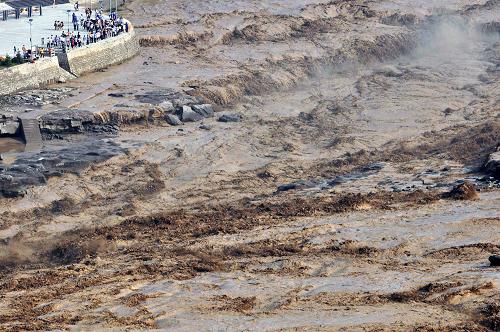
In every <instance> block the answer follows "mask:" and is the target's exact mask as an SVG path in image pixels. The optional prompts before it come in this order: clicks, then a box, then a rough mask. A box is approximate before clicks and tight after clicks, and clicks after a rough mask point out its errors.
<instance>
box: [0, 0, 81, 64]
mask: <svg viewBox="0 0 500 332" xmlns="http://www.w3.org/2000/svg"><path fill="white" fill-rule="evenodd" d="M42 10H43V15H42V16H39V15H38V13H34V14H33V17H32V18H33V25H32V36H33V46H35V45H41V40H42V38H45V39H47V38H48V37H50V35H55V34H56V33H57V34H60V33H61V31H54V21H63V22H64V28H65V30H67V24H68V13H67V10H71V13H70V15H71V14H72V13H73V5H72V4H65V5H57V6H55V7H43V9H42ZM84 10H85V9H83V8H80V11H79V12H77V15H78V16H80V13H84ZM70 20H71V18H70ZM70 28H71V29H70V31H72V30H73V25H71V27H70ZM0 36H2V37H1V38H0V55H6V54H9V55H11V56H12V55H13V54H14V46H16V47H17V48H21V47H22V46H23V45H25V46H26V48H29V45H30V26H29V21H28V17H27V16H26V14H22V15H21V18H20V19H17V20H16V19H15V18H14V16H9V19H8V20H7V21H0Z"/></svg>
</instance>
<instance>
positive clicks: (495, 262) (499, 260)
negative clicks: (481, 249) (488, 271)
mask: <svg viewBox="0 0 500 332" xmlns="http://www.w3.org/2000/svg"><path fill="white" fill-rule="evenodd" d="M488 260H489V261H490V265H491V266H500V255H492V256H490V257H489V258H488Z"/></svg>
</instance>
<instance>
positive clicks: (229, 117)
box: [217, 114, 241, 122]
mask: <svg viewBox="0 0 500 332" xmlns="http://www.w3.org/2000/svg"><path fill="white" fill-rule="evenodd" d="M217 121H219V122H240V121H241V115H238V114H224V115H221V116H220V117H219V118H218V119H217Z"/></svg>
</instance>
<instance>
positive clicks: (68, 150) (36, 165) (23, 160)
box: [0, 137, 125, 197]
mask: <svg viewBox="0 0 500 332" xmlns="http://www.w3.org/2000/svg"><path fill="white" fill-rule="evenodd" d="M124 152H125V150H124V149H123V148H120V147H119V146H118V145H116V144H115V143H113V142H112V141H109V140H106V139H97V138H89V137H87V138H86V139H84V140H82V141H81V142H78V143H65V144H64V145H63V146H60V147H59V148H57V147H53V146H51V147H50V148H49V147H45V148H43V149H42V150H41V151H39V152H35V153H20V154H18V155H17V158H16V160H15V161H14V163H12V164H10V165H4V164H0V195H1V196H3V197H18V196H23V195H24V194H25V193H26V191H27V189H29V188H30V187H33V186H40V185H44V184H46V182H47V179H48V178H50V177H58V176H63V175H64V174H66V173H71V174H79V173H80V172H81V171H82V170H84V169H85V168H87V167H89V166H90V165H93V164H95V163H99V162H102V161H104V160H107V159H109V158H111V157H113V156H116V155H118V154H122V153H124Z"/></svg>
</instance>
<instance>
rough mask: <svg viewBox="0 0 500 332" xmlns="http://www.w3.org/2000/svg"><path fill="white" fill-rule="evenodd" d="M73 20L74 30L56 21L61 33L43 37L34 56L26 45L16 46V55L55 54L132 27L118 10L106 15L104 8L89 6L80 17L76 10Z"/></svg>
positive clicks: (24, 56)
mask: <svg viewBox="0 0 500 332" xmlns="http://www.w3.org/2000/svg"><path fill="white" fill-rule="evenodd" d="M71 22H72V24H73V31H70V27H67V30H65V29H64V23H63V22H62V21H55V22H54V30H55V31H61V33H60V34H59V33H55V34H53V35H51V36H49V37H48V38H42V40H41V42H42V43H41V46H37V47H36V48H34V50H33V53H34V54H33V56H32V54H31V50H29V49H26V46H25V45H23V47H22V48H21V49H19V48H16V47H14V56H18V54H20V55H21V56H22V57H23V58H24V59H33V58H41V57H45V56H54V55H55V54H56V52H57V51H62V52H68V51H69V50H71V49H74V48H78V47H82V46H85V45H89V44H93V43H97V42H99V41H101V40H104V39H107V38H111V37H115V36H118V35H119V34H121V33H124V32H129V28H130V27H129V23H128V22H127V21H126V20H124V19H122V18H120V17H118V15H117V13H116V12H112V13H110V15H109V16H104V15H103V12H102V10H95V11H92V10H90V9H89V8H86V9H85V14H83V13H82V14H80V16H79V17H78V15H77V14H76V12H73V14H72V16H71Z"/></svg>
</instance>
